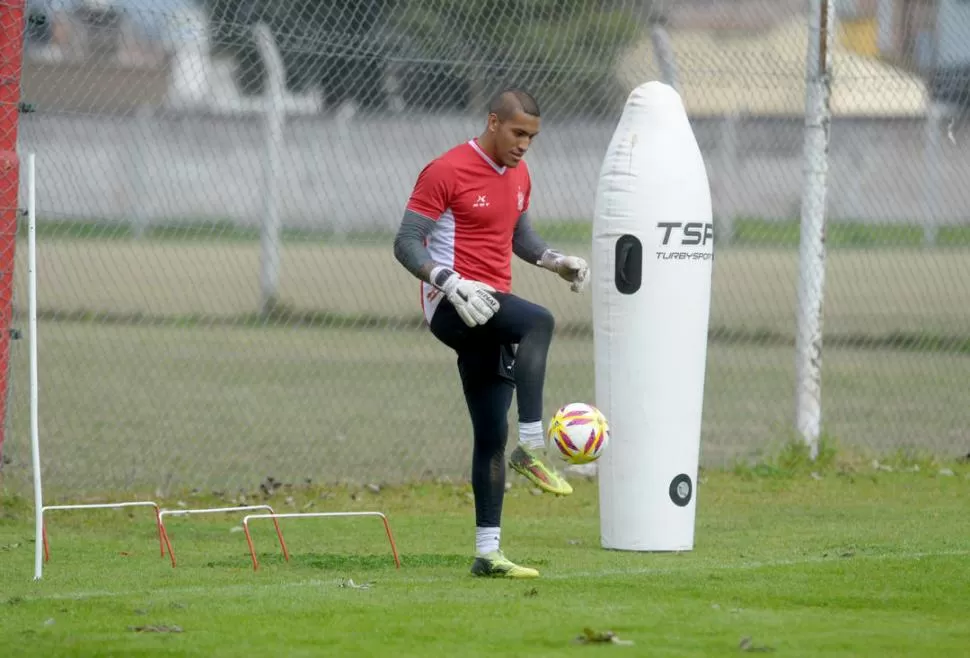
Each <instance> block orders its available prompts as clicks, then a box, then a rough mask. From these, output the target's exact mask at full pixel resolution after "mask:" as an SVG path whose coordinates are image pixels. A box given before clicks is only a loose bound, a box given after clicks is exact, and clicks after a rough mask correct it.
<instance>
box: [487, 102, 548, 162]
mask: <svg viewBox="0 0 970 658" xmlns="http://www.w3.org/2000/svg"><path fill="white" fill-rule="evenodd" d="M488 123H489V128H491V129H493V131H494V135H495V156H496V157H497V158H498V160H499V161H498V164H500V165H504V166H506V167H516V166H518V164H519V162H520V161H521V160H522V158H524V157H525V152H526V151H528V150H529V146H531V145H532V140H533V139H534V138H535V136H536V135H538V134H539V117H535V116H532V115H531V114H526V113H525V112H523V111H522V110H516V112H515V114H513V115H512V116H511V117H509V118H508V119H506V120H505V121H501V120H499V118H498V117H497V116H496V115H494V114H490V115H489V116H488Z"/></svg>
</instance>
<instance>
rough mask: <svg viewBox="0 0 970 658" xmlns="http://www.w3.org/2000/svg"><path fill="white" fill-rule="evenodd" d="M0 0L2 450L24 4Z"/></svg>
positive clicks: (16, 202) (0, 443)
mask: <svg viewBox="0 0 970 658" xmlns="http://www.w3.org/2000/svg"><path fill="white" fill-rule="evenodd" d="M25 3H26V0H0V455H2V454H3V440H4V438H5V434H6V431H5V430H6V420H7V385H8V379H9V374H10V332H11V330H12V327H11V321H12V320H13V275H14V256H15V248H16V244H17V214H18V208H19V192H20V159H19V158H18V157H17V128H18V124H19V122H20V74H21V71H22V70H23V66H22V64H23V50H24V27H25V26H24V4H25Z"/></svg>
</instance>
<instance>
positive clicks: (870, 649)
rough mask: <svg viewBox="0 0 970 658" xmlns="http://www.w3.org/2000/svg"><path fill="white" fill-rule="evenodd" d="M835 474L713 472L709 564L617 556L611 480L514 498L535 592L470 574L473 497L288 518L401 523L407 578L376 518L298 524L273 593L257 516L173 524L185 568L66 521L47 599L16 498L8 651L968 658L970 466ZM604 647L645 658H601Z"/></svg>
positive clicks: (91, 520) (701, 559)
mask: <svg viewBox="0 0 970 658" xmlns="http://www.w3.org/2000/svg"><path fill="white" fill-rule="evenodd" d="M916 466H920V467H921V468H920V469H919V470H918V471H916V469H915V467H916ZM944 467H945V469H947V470H943V469H944ZM816 468H817V470H818V472H817V473H815V474H814V476H813V475H811V474H810V473H809V470H810V469H809V468H808V467H807V466H806V464H805V463H804V462H803V461H801V462H800V461H799V460H798V459H797V458H796V459H792V460H790V461H786V460H783V459H780V460H774V461H771V462H766V463H762V464H760V465H759V466H758V467H756V468H753V469H741V470H739V471H736V472H722V471H708V472H705V473H703V474H702V477H701V479H700V482H699V485H698V490H697V492H698V496H697V501H698V516H697V532H696V544H695V548H694V550H693V551H691V552H686V553H679V554H638V553H624V552H613V551H605V550H602V549H601V548H600V547H599V525H598V513H597V500H598V495H597V489H596V485H595V483H593V482H587V483H584V482H579V483H577V489H576V492H575V493H574V495H573V496H571V497H569V498H566V499H552V498H549V497H546V496H538V495H534V494H533V493H532V492H531V491H530V490H529V489H527V488H524V487H521V486H515V487H513V488H512V489H511V490H510V491H509V492H508V497H507V499H506V513H505V522H504V527H503V545H504V548H505V550H506V551H507V553H508V554H509V555H510V557H513V558H514V559H516V560H518V561H520V562H522V563H527V564H531V565H534V566H536V567H537V568H539V569H540V571H541V572H542V577H541V578H540V579H538V580H535V581H527V582H502V581H482V580H478V579H475V578H473V577H471V576H470V575H469V574H468V566H469V564H470V554H471V551H472V549H473V542H472V539H473V534H472V528H471V525H472V523H473V520H472V519H473V517H472V503H471V500H470V491H469V489H468V487H467V486H466V485H441V484H430V483H429V484H424V485H419V486H410V487H406V488H391V489H384V490H382V491H380V492H376V493H375V492H373V491H369V490H367V489H358V488H352V489H348V488H323V489H316V488H314V489H303V488H295V489H293V490H287V489H281V490H278V491H277V492H276V493H275V495H273V496H272V497H271V498H270V499H269V502H270V503H272V504H273V505H275V506H276V507H277V509H278V510H279V511H290V510H313V511H328V510H344V511H346V510H372V509H380V510H382V511H384V512H385V513H387V515H388V517H389V519H390V521H391V524H392V528H393V530H394V533H395V536H396V539H397V543H398V546H399V548H400V551H401V554H402V561H403V568H402V569H401V570H400V571H398V570H395V569H394V567H393V562H392V560H391V556H390V553H389V550H388V548H387V545H386V540H385V539H384V538H383V532H382V529H381V527H380V524H379V523H378V522H377V521H376V520H375V519H356V520H352V519H342V520H329V521H326V522H315V521H301V522H293V521H290V522H287V521H284V522H283V529H284V532H285V534H286V538H287V541H288V545H289V547H290V550H291V552H292V555H293V558H292V561H291V562H289V563H284V562H283V561H282V559H281V558H280V557H279V554H278V548H277V547H276V546H275V545H274V541H275V537H274V536H273V533H272V526H271V525H263V526H258V527H257V526H255V525H254V535H255V541H256V546H257V550H258V551H259V554H260V559H261V563H262V566H261V569H260V571H259V572H255V573H254V572H253V571H252V569H251V566H250V564H249V557H248V554H247V549H246V543H245V540H244V537H243V534H242V533H241V532H238V530H239V521H240V519H241V515H240V514H230V515H226V516H220V517H195V518H171V519H169V520H168V521H167V527H168V530H169V533H170V536H171V538H172V541H173V544H174V546H175V549H176V554H177V556H178V558H179V566H178V568H177V569H172V567H171V566H170V565H169V564H168V562H167V561H166V560H163V559H162V558H161V557H160V556H159V553H158V544H157V539H156V536H155V534H154V524H153V522H152V520H151V515H150V514H146V513H144V512H142V511H140V510H139V511H132V512H130V513H129V512H122V511H98V512H89V513H86V514H82V513H61V515H56V513H52V515H51V517H50V519H49V522H48V528H49V533H50V539H51V548H52V560H51V562H49V563H48V564H47V565H46V567H45V572H44V573H45V575H44V578H43V579H42V580H41V581H40V582H32V580H31V578H32V574H33V555H34V551H33V543H32V540H33V526H32V522H31V521H32V517H31V513H30V509H29V505H28V504H27V503H25V502H24V501H22V500H18V499H15V498H6V499H3V500H2V502H3V505H2V507H0V582H2V583H3V585H2V591H0V646H3V647H6V648H7V649H9V650H11V651H13V652H14V653H12V654H11V655H17V656H60V655H71V656H140V655H171V656H176V655H177V656H239V655H243V654H245V655H261V654H262V655H281V656H282V655H285V656H330V655H356V656H388V655H394V656H429V655H434V656H445V655H448V656H512V655H521V656H580V655H593V654H596V655H600V654H603V655H605V654H606V653H610V654H613V653H616V655H630V656H677V657H680V658H683V657H688V656H726V655H737V654H739V653H741V654H744V653H749V652H753V653H761V652H772V653H773V654H774V655H778V656H804V657H813V656H826V657H832V656H853V657H854V656H870V655H878V656H884V657H889V656H906V657H907V658H909V657H912V656H933V657H934V658H943V657H947V656H965V655H966V651H967V647H968V646H970V620H968V617H967V614H966V611H967V609H968V606H970V571H968V570H967V564H968V559H970V532H968V529H970V525H968V522H967V517H966V514H967V500H968V496H970V469H968V466H967V465H966V464H949V465H940V464H930V463H926V462H923V463H921V464H916V463H901V462H900V463H894V464H892V465H891V466H890V465H885V464H883V465H881V468H873V466H872V465H870V464H868V463H856V464H852V463H832V462H826V463H824V464H819V465H817V466H816ZM890 468H891V469H892V470H891V472H890V470H889V469H890ZM227 502H228V503H232V502H238V501H236V500H235V499H229V498H226V499H212V498H211V497H208V496H194V495H192V494H184V495H182V496H179V497H173V498H171V499H167V500H165V501H164V505H165V506H166V507H168V508H178V507H180V506H190V507H196V506H202V505H204V504H214V503H227ZM351 580H352V581H353V583H354V584H356V585H365V587H361V588H352V587H347V586H346V585H347V584H349V583H348V581H351ZM585 628H589V629H591V630H593V631H596V632H605V631H613V632H614V633H615V634H616V635H617V636H618V637H619V638H620V639H622V640H625V641H629V642H632V643H633V644H632V646H583V645H580V644H578V643H576V642H575V638H577V637H578V636H580V635H582V634H584V629H585Z"/></svg>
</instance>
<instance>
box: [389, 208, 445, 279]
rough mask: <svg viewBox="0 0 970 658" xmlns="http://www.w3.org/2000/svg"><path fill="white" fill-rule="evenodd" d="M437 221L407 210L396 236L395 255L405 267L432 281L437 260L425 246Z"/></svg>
mask: <svg viewBox="0 0 970 658" xmlns="http://www.w3.org/2000/svg"><path fill="white" fill-rule="evenodd" d="M434 226H435V223H434V222H433V221H432V220H430V219H428V218H427V217H425V216H423V215H419V214H418V213H416V212H414V211H413V210H405V211H404V218H403V219H402V220H401V226H400V227H399V228H398V230H397V235H396V236H395V237H394V257H395V258H397V261H398V262H399V263H400V264H401V265H403V266H404V268H405V269H406V270H407V271H408V272H410V273H411V274H413V275H414V276H416V277H417V278H419V279H421V280H422V281H430V279H431V270H432V269H434V267H435V262H434V261H433V260H432V259H431V254H429V253H428V248H427V247H426V246H425V244H426V240H427V238H428V236H429V235H431V232H432V231H433V230H434Z"/></svg>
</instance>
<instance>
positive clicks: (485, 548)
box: [475, 527, 502, 555]
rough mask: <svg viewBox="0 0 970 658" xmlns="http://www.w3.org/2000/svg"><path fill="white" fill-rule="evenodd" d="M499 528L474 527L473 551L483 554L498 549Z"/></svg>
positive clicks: (500, 531)
mask: <svg viewBox="0 0 970 658" xmlns="http://www.w3.org/2000/svg"><path fill="white" fill-rule="evenodd" d="M501 534H502V530H501V528H477V527H476V528H475V552H476V553H477V554H478V555H485V554H487V553H491V552H492V551H497V550H498V540H499V537H500V535H501Z"/></svg>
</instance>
